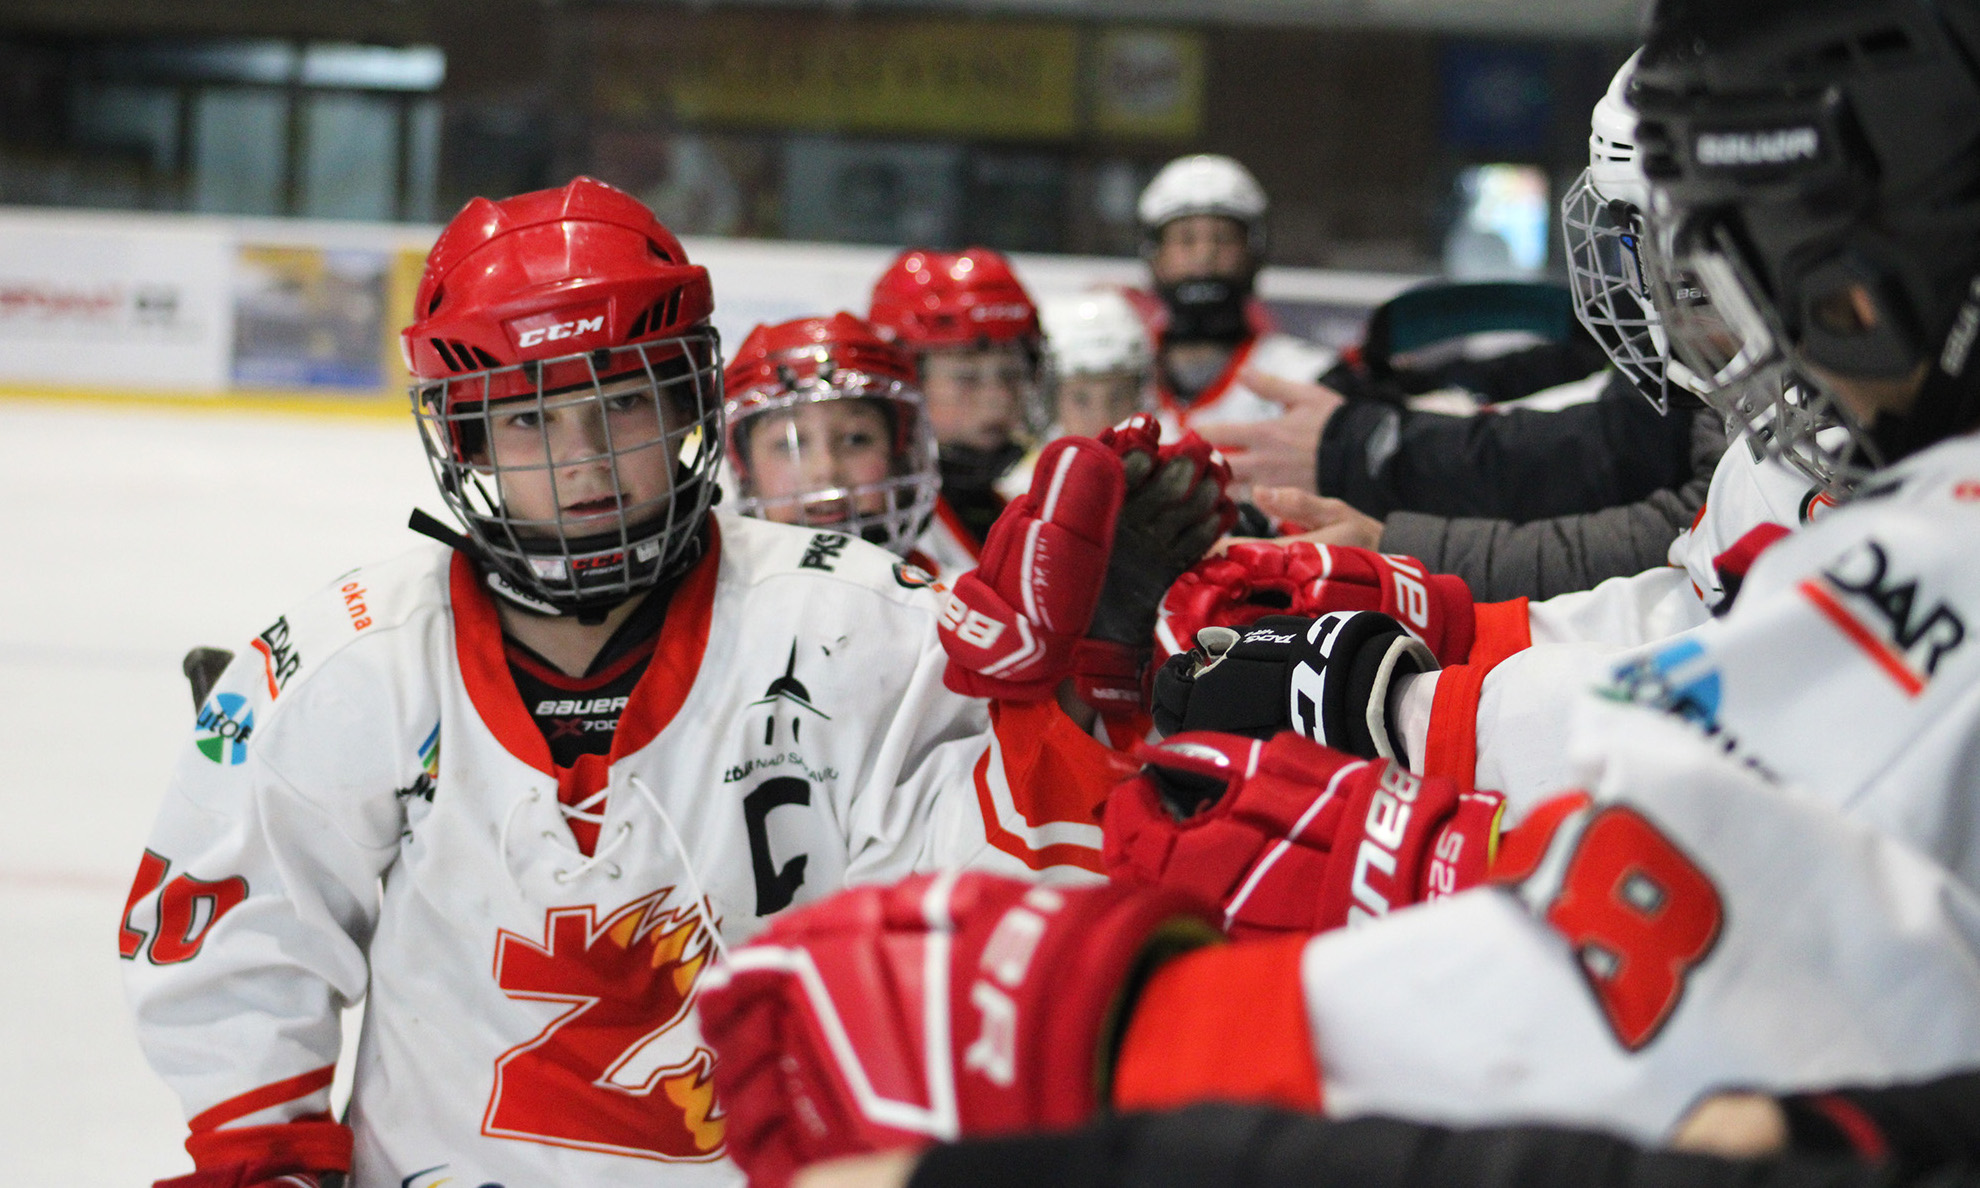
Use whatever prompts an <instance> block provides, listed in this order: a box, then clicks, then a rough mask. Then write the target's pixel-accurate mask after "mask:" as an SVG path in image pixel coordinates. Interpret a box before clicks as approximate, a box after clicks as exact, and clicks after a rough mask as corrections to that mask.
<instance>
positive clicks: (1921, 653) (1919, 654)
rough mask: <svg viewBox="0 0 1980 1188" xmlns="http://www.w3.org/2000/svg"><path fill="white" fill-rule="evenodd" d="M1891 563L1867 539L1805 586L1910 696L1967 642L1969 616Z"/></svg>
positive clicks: (1834, 621)
mask: <svg viewBox="0 0 1980 1188" xmlns="http://www.w3.org/2000/svg"><path fill="white" fill-rule="evenodd" d="M1891 569H1892V567H1891V559H1890V554H1889V553H1888V552H1886V551H1885V549H1884V547H1883V546H1882V545H1880V544H1878V543H1877V542H1876V541H1874V540H1866V541H1864V542H1863V543H1862V544H1861V545H1858V546H1857V547H1856V548H1854V549H1851V550H1850V551H1849V552H1847V553H1845V554H1843V555H1842V556H1840V557H1838V558H1836V560H1835V561H1834V562H1832V563H1830V565H1829V566H1828V567H1827V568H1826V569H1824V570H1823V571H1822V576H1821V577H1820V578H1815V579H1810V580H1808V581H1804V582H1802V583H1801V586H1800V590H1801V593H1802V596H1803V597H1805V598H1807V599H1808V601H1809V602H1810V603H1812V604H1813V605H1814V607H1815V609H1816V610H1817V611H1819V612H1821V614H1822V616H1823V617H1824V618H1826V619H1828V620H1829V622H1830V623H1831V624H1832V625H1834V626H1835V628H1836V629H1837V630H1838V631H1840V632H1842V634H1843V636H1844V637H1845V638H1847V639H1848V640H1849V641H1850V642H1851V643H1853V644H1855V645H1856V646H1857V648H1859V649H1860V650H1861V651H1862V652H1863V653H1864V655H1866V656H1867V657H1869V659H1870V660H1871V662H1872V663H1874V664H1876V665H1877V666H1878V667H1879V668H1881V669H1882V670H1883V671H1884V673H1885V674H1886V675H1887V676H1889V677H1890V678H1891V680H1893V681H1895V682H1896V683H1897V685H1898V687H1899V688H1900V689H1902V690H1904V692H1905V694H1906V695H1907V696H1910V697H1916V696H1918V695H1919V694H1920V693H1922V692H1924V691H1925V684H1926V682H1927V681H1930V680H1931V679H1932V676H1933V674H1934V673H1936V672H1938V670H1939V664H1940V663H1941V662H1942V661H1943V660H1945V658H1946V657H1947V656H1948V655H1950V654H1951V653H1952V652H1954V651H1955V650H1957V649H1958V648H1959V647H1960V646H1961V645H1962V644H1964V643H1965V642H1966V621H1965V620H1964V619H1963V618H1962V617H1961V616H1960V614H1959V612H1958V611H1955V610H1954V609H1953V608H1952V607H1951V606H1949V605H1947V604H1946V603H1944V602H1939V601H1930V600H1928V599H1926V598H1925V597H1924V596H1922V594H1921V593H1920V591H1919V588H1918V579H1917V578H1916V577H1911V576H1908V575H1903V574H1894V573H1892V572H1891Z"/></svg>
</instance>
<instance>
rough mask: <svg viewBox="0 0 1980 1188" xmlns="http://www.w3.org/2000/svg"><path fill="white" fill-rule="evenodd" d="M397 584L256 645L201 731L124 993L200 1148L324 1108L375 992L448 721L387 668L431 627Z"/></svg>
mask: <svg viewBox="0 0 1980 1188" xmlns="http://www.w3.org/2000/svg"><path fill="white" fill-rule="evenodd" d="M412 564H413V566H414V568H415V569H417V568H418V567H419V565H420V562H419V561H417V560H416V561H414V562H413V563H412ZM378 587H379V583H378V581H377V578H376V575H375V574H373V573H370V572H367V571H357V572H354V573H352V574H348V575H346V576H345V577H344V578H342V579H339V581H337V582H336V583H333V584H332V585H331V586H330V587H329V588H327V589H325V590H324V591H322V592H321V593H319V594H318V595H316V596H315V597H314V598H312V599H310V600H309V601H307V602H305V603H304V604H302V605H301V606H300V607H298V608H297V609H295V610H293V611H291V612H290V613H288V614H287V615H285V616H283V617H281V618H279V619H277V620H276V621H275V622H274V623H273V624H271V625H270V626H269V627H268V628H267V629H266V630H265V631H263V632H261V633H260V634H259V635H258V636H256V637H255V638H254V639H253V640H251V641H250V643H249V645H248V646H246V647H243V648H242V649H241V650H240V652H239V654H238V655H237V657H236V659H235V660H234V661H233V663H232V664H231V665H229V666H228V668H227V670H226V671H225V672H224V673H222V674H221V676H220V678H219V680H218V681H217V682H216V684H215V685H214V688H213V690H212V692H211V693H210V694H209V695H208V697H207V699H206V701H205V703H204V704H203V705H202V706H201V707H200V709H199V711H198V713H197V715H196V716H195V721H194V724H193V729H192V731H191V733H190V736H189V737H188V738H187V740H186V742H185V743H184V745H183V750H182V752H181V755H180V758H179V762H178V766H177V769H176V771H175V774H174V776H173V779H172V783H171V785H170V788H169V789H168V791H167V793H166V797H165V801H164V804H163V806H162V807H161V809H160V811H159V815H158V819H157V823H156V825H155V826H154V827H153V830H152V833H151V837H150V840H149V842H148V843H147V845H146V849H145V852H144V856H143V860H142V862H141V863H140V867H139V871H138V877H137V882H136V885H135V886H134V887H133V889H132V898H131V901H130V903H129V906H128V907H127V910H126V913H125V916H124V920H123V928H122V932H121V940H122V944H121V946H120V952H121V955H122V956H123V958H124V960H125V974H126V978H125V981H126V986H127V990H128V993H129V996H130V999H131V1003H132V1007H133V1009H134V1011H135V1014H136V1019H137V1030H138V1037H139V1040H140V1042H141V1043H142V1045H143V1047H144V1050H145V1054H146V1056H147V1058H148V1059H149V1060H150V1061H151V1062H152V1064H153V1065H154V1066H155V1067H157V1068H158V1069H159V1070H160V1071H161V1072H162V1073H164V1074H165V1076H166V1077H167V1079H168V1081H170V1082H171V1084H172V1087H173V1088H174V1089H175V1090H176V1091H177V1092H178V1094H179V1097H180V1100H181V1102H182V1103H183V1105H184V1107H185V1110H186V1115H187V1118H188V1119H189V1120H195V1119H197V1120H198V1121H197V1122H196V1124H195V1125H194V1130H195V1132H196V1133H197V1132H200V1131H202V1130H213V1129H218V1128H220V1127H223V1126H231V1127H238V1126H252V1125H258V1124H265V1123H271V1122H282V1121H288V1120H291V1119H293V1118H296V1117H300V1116H303V1115H307V1114H312V1113H320V1112H321V1111H322V1110H324V1109H325V1108H326V1105H327V1102H328V1094H329V1084H330V1066H331V1065H333V1064H334V1063H335V1061H336V1059H337V1052H338V1047H339V1028H338V1012H339V1010H340V1009H341V1008H343V1007H344V1006H346V1005H348V1004H350V1003H353V1002H356V1001H358V1000H359V999H361V998H362V997H363V996H364V994H365V988H366V984H367V980H368V967H367V961H366V954H365V950H366V947H367V945H368V943H369V941H370V937H371V935H372V933H373V931H374V929H375V928H376V925H377V921H378V911H379V896H378V883H379V879H380V878H381V877H382V876H383V875H384V874H385V873H386V872H387V871H388V870H389V869H390V868H391V867H392V865H393V863H394V861H395V860H396V859H397V857H398V852H399V844H400V836H401V834H402V833H403V832H404V831H405V829H406V824H407V803H408V799H409V794H408V791H407V790H408V789H409V788H414V787H417V786H418V782H419V780H420V779H421V778H422V776H423V774H424V772H423V768H422V767H421V765H420V764H421V760H420V758H419V756H420V755H421V743H422V742H425V743H426V744H428V747H429V748H430V746H431V744H432V741H433V740H432V739H431V737H430V734H431V727H432V725H433V716H434V707H433V705H432V700H431V698H430V697H425V696H422V694H421V691H420V690H419V689H417V688H408V687H405V686H403V685H399V684H395V683H394V682H392V681H391V670H392V667H393V666H392V664H391V663H390V661H389V660H384V661H381V659H380V657H381V655H382V654H389V653H391V652H392V651H394V650H396V649H398V648H400V647H403V646H406V645H407V644H408V642H409V641H408V637H411V636H418V635H420V634H421V633H422V631H423V630H424V629H425V627H426V626H428V625H426V624H422V623H421V622H420V621H419V618H418V616H417V615H410V616H409V615H406V614H404V613H403V612H404V610H405V606H404V604H403V603H402V602H401V601H400V600H396V599H391V598H390V597H389V596H388V597H386V598H381V597H379V596H378V594H376V593H374V590H376V589H378ZM414 646H416V645H414ZM333 657H334V661H335V663H334V666H335V668H336V669H337V671H336V672H333V673H332V674H331V675H330V677H329V678H328V679H327V680H326V679H319V677H320V674H321V672H322V670H323V669H324V667H325V665H326V664H329V663H332V661H333ZM360 672H361V673H363V674H365V677H364V678H359V679H358V680H356V681H354V680H353V676H352V674H354V673H360ZM365 688H369V689H370V690H371V692H372V694H373V695H371V696H359V695H357V693H358V692H359V690H361V689H365ZM298 733H302V734H307V735H310V736H313V737H317V738H322V739H327V740H336V744H335V745H339V746H342V747H344V748H345V749H346V754H345V758H344V761H343V762H342V763H340V764H338V765H337V766H336V767H335V768H334V769H325V768H323V767H321V766H318V765H313V764H310V763H299V762H296V759H297V752H296V750H295V749H293V748H292V747H290V746H287V745H285V743H286V741H287V740H288V739H291V738H293V737H295V736H296V735H297V734H298ZM223 1037H224V1038H223Z"/></svg>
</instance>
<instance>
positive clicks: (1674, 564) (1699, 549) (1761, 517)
mask: <svg viewBox="0 0 1980 1188" xmlns="http://www.w3.org/2000/svg"><path fill="white" fill-rule="evenodd" d="M1828 506H1831V504H1830V503H1829V501H1828V499H1827V497H1825V496H1824V495H1823V494H1822V493H1821V489H1820V488H1818V487H1814V486H1812V485H1811V484H1810V483H1809V481H1808V479H1807V478H1806V477H1804V476H1803V475H1801V474H1800V473H1799V472H1798V471H1795V470H1794V469H1792V468H1791V467H1789V466H1787V465H1786V464H1784V463H1782V462H1779V461H1777V460H1775V459H1772V458H1766V457H1762V456H1760V455H1759V454H1758V453H1756V451H1755V450H1754V449H1753V447H1752V445H1751V442H1750V439H1749V438H1748V437H1747V436H1745V435H1744V434H1742V435H1741V436H1739V437H1737V438H1735V439H1734V440H1733V442H1732V444H1731V445H1730V446H1729V447H1728V448H1727V450H1726V452H1725V453H1724V455H1722V456H1721V457H1720V459H1719V463H1718V466H1717V467H1716V468H1715V469H1714V470H1713V472H1712V483H1711V486H1710V488H1709V489H1708V491H1707V492H1706V496H1705V503H1704V506H1702V507H1700V508H1699V509H1698V518H1697V519H1696V520H1695V521H1693V523H1692V525H1691V527H1690V528H1687V529H1686V530H1685V531H1683V532H1681V533H1679V534H1678V537H1677V539H1676V540H1674V541H1672V542H1671V549H1670V566H1669V567H1667V568H1659V569H1652V570H1646V571H1645V572H1643V573H1640V574H1634V575H1632V576H1629V577H1619V578H1610V579H1609V580H1608V581H1605V582H1603V583H1601V584H1600V585H1598V586H1596V587H1594V588H1593V589H1590V590H1577V591H1575V592H1573V593H1571V594H1562V595H1559V596H1558V597H1554V598H1549V599H1546V600H1544V601H1540V602H1535V603H1532V604H1530V605H1529V607H1528V619H1529V623H1530V627H1531V633H1532V638H1533V642H1534V643H1536V644H1546V643H1591V644H1607V645H1609V646H1612V647H1618V648H1629V647H1635V646H1637V645H1639V644H1644V643H1649V642H1652V641H1654V640H1659V639H1664V638H1666V637H1668V636H1672V635H1675V634H1677V633H1678V632H1680V631H1686V630H1689V629H1690V628H1693V627H1696V626H1698V625H1699V624H1700V623H1703V622H1705V621H1706V620H1707V619H1709V618H1711V615H1712V609H1713V608H1714V607H1716V606H1718V605H1719V603H1720V602H1721V601H1723V599H1724V597H1725V591H1724V590H1723V589H1721V588H1720V586H1719V574H1718V570H1717V569H1716V568H1714V565H1713V562H1714V561H1715V560H1716V559H1717V558H1718V556H1719V555H1720V554H1721V553H1723V552H1725V551H1726V550H1727V549H1729V548H1731V547H1732V546H1733V545H1734V544H1735V543H1737V542H1738V541H1739V539H1740V538H1741V537H1743V536H1745V535H1746V534H1747V533H1748V532H1751V531H1752V530H1753V529H1754V528H1757V527H1759V526H1760V525H1762V524H1778V525H1780V526H1781V527H1784V528H1790V529H1792V528H1796V527H1799V526H1801V525H1803V524H1806V523H1808V522H1809V520H1810V519H1811V518H1812V517H1813V516H1814V515H1816V514H1818V513H1819V512H1820V511H1822V510H1824V509H1825V508H1827V507H1828Z"/></svg>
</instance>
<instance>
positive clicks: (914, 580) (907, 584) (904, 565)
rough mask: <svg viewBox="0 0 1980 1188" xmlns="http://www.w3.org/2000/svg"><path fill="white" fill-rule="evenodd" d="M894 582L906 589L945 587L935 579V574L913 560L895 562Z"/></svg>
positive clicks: (938, 588)
mask: <svg viewBox="0 0 1980 1188" xmlns="http://www.w3.org/2000/svg"><path fill="white" fill-rule="evenodd" d="M894 583H895V584H896V585H898V586H900V587H901V588H902V589H904V590H926V589H935V590H940V589H942V588H943V586H942V583H941V582H938V581H936V580H935V575H934V574H932V573H930V572H928V571H927V570H925V569H923V568H922V567H921V566H919V565H916V564H915V563H914V562H912V561H896V562H894Z"/></svg>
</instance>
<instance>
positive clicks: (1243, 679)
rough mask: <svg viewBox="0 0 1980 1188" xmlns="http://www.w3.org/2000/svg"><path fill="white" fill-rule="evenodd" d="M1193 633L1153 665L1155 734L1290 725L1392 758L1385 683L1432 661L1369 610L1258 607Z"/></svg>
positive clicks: (1256, 734) (1256, 732)
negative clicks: (1314, 614) (1244, 621)
mask: <svg viewBox="0 0 1980 1188" xmlns="http://www.w3.org/2000/svg"><path fill="white" fill-rule="evenodd" d="M1202 636H1203V638H1202V641H1201V642H1199V644H1198V646H1197V647H1195V648H1193V649H1191V650H1190V651H1188V652H1184V653H1183V654H1182V655H1179V656H1171V657H1169V660H1168V662H1167V663H1166V664H1164V665H1162V668H1161V670H1160V671H1158V672H1157V673H1156V674H1155V704H1154V717H1155V727H1156V729H1158V730H1160V731H1161V732H1162V733H1163V734H1164V735H1170V734H1176V733H1179V732H1181V731H1185V730H1217V731H1223V732H1225V733H1230V734H1243V735H1249V736H1250V737H1253V738H1271V737H1272V736H1273V735H1275V734H1278V733H1279V732H1280V731H1282V730H1293V731H1297V732H1298V733H1300V734H1303V735H1305V736H1306V737H1308V738H1310V739H1312V740H1313V741H1315V742H1318V743H1324V744H1325V745H1327V746H1330V747H1333V748H1335V749H1336V750H1341V751H1346V752H1347V753H1349V754H1350V755H1359V756H1361V757H1362V758H1364V759H1394V758H1398V757H1399V756H1400V755H1401V752H1402V748H1401V746H1400V739H1399V738H1398V737H1397V735H1396V733H1395V731H1394V730H1393V729H1391V727H1390V723H1389V691H1390V689H1391V688H1392V687H1393V686H1394V684H1395V681H1396V679H1397V678H1398V677H1401V676H1404V675H1407V674H1412V673H1421V672H1430V671H1433V670H1434V669H1435V668H1436V667H1437V660H1436V657H1434V656H1432V655H1431V654H1430V649H1429V648H1427V647H1425V646H1424V645H1423V641H1422V640H1420V639H1417V638H1416V637H1415V636H1413V635H1411V634H1409V633H1408V632H1406V631H1404V630H1403V628H1402V625H1401V624H1399V623H1397V622H1396V621H1395V620H1394V619H1391V618H1390V617H1389V616H1387V615H1384V614H1378V613H1376V612H1374V611H1334V612H1332V613H1329V614H1325V615H1321V616H1320V617H1319V618H1317V619H1298V618H1293V617H1292V616H1290V615H1267V616H1266V617H1265V618H1262V619H1260V620H1258V621H1257V622H1256V623H1253V624H1252V625H1251V626H1250V627H1247V628H1245V629H1244V631H1243V632H1242V633H1239V632H1238V631H1235V630H1233V629H1231V628H1225V627H1210V628H1206V629H1204V631H1203V633H1202Z"/></svg>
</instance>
